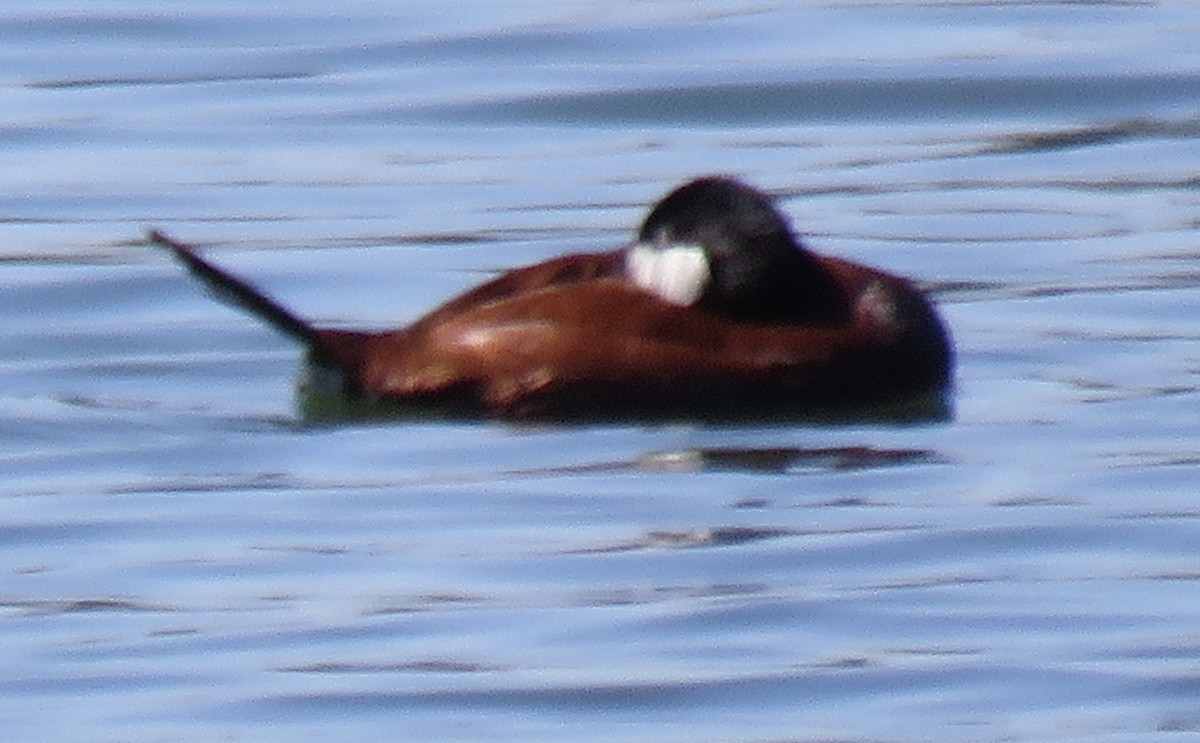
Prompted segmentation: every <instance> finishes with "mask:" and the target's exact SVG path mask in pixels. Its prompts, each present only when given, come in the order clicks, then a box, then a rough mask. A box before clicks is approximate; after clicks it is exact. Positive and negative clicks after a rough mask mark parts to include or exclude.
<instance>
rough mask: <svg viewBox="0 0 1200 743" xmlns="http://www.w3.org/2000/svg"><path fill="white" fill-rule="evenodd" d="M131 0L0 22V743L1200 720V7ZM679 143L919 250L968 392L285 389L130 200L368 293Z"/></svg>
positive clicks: (315, 293)
mask: <svg viewBox="0 0 1200 743" xmlns="http://www.w3.org/2000/svg"><path fill="white" fill-rule="evenodd" d="M160 6H161V4H157V5H153V6H151V5H149V4H144V3H137V2H134V3H132V4H130V3H126V4H124V5H122V7H120V8H118V7H116V6H111V5H105V4H92V6H91V7H86V8H85V7H82V6H79V5H78V4H73V3H65V2H51V3H49V4H46V3H42V4H39V5H38V6H37V7H32V6H31V7H29V8H18V9H10V10H6V11H4V12H2V13H0V38H2V39H3V40H4V42H5V43H4V44H3V45H0V60H2V61H3V62H4V65H3V69H4V70H5V75H4V77H3V79H2V80H0V85H3V86H4V90H5V93H6V99H5V100H6V105H5V107H4V110H3V112H0V142H2V143H3V144H4V145H5V147H4V150H3V155H2V156H0V157H3V160H4V166H5V167H4V168H0V180H2V181H3V182H4V184H5V187H4V188H0V233H2V234H3V238H4V239H3V240H0V287H2V289H0V348H2V349H4V352H3V353H0V390H2V391H0V467H2V469H3V472H4V473H5V476H4V477H2V478H0V496H2V497H3V502H4V514H5V515H4V518H3V520H2V521H0V556H2V557H0V559H2V563H0V564H2V565H3V567H4V569H3V570H2V571H0V647H3V649H4V652H3V653H0V679H2V680H0V720H3V724H4V730H5V733H6V735H7V736H8V737H10V738H12V739H14V740H15V739H33V738H35V737H36V738H37V739H54V740H217V739H222V740H224V739H230V738H247V739H254V740H268V741H269V740H287V741H289V742H291V741H297V740H309V739H317V738H322V739H327V738H330V737H335V738H338V739H342V738H349V737H361V738H363V739H368V740H370V739H378V738H380V737H388V738H395V737H401V738H411V739H420V740H463V741H466V740H470V741H480V740H499V739H504V740H514V739H519V740H527V741H539V740H554V741H558V740H561V739H562V738H563V736H564V731H566V733H567V734H568V737H570V738H571V739H572V740H585V741H586V740H618V739H619V740H628V739H630V738H636V739H647V740H651V739H652V740H664V739H671V740H680V741H728V740H748V741H780V740H896V741H900V740H929V739H931V738H946V737H949V738H952V739H955V740H996V739H1005V740H1067V739H1084V738H1086V739H1088V740H1117V739H1122V740H1124V739H1138V740H1142V739H1147V738H1151V737H1154V735H1155V734H1156V733H1160V732H1183V731H1187V732H1195V731H1196V730H1200V712H1198V711H1197V706H1196V693H1195V692H1196V684H1195V668H1196V664H1197V661H1198V660H1200V648H1198V646H1197V642H1196V641H1195V628H1196V626H1197V625H1198V623H1200V616H1198V613H1197V609H1196V602H1195V601H1193V600H1191V599H1190V596H1191V591H1192V589H1193V588H1194V583H1195V580H1196V567H1195V566H1196V564H1197V547H1196V545H1197V544H1200V534H1198V533H1197V526H1198V524H1200V521H1198V520H1197V518H1196V513H1197V507H1196V503H1195V501H1196V496H1195V490H1196V488H1195V483H1196V475H1197V465H1198V461H1197V457H1196V451H1198V450H1200V441H1198V440H1197V426H1196V414H1195V411H1196V410H1197V409H1198V408H1197V402H1198V400H1197V397H1198V393H1197V377H1198V374H1200V366H1198V363H1200V362H1198V361H1197V359H1198V358H1200V353H1198V352H1197V348H1198V347H1200V333H1198V332H1197V324H1196V321H1195V318H1196V317H1200V292H1198V291H1197V289H1198V288H1200V281H1198V278H1200V277H1198V276H1197V272H1196V269H1195V266H1196V258H1197V256H1198V255H1200V253H1198V251H1197V230H1198V226H1200V189H1197V187H1196V186H1197V179H1196V173H1197V172H1200V161H1198V153H1200V148H1197V147H1196V146H1195V145H1196V139H1197V136H1198V133H1200V129H1198V127H1197V121H1200V110H1198V109H1197V104H1196V103H1195V101H1197V100H1200V96H1198V95H1197V93H1200V82H1197V81H1198V80H1200V72H1198V70H1197V68H1196V57H1195V53H1194V52H1195V30H1196V28H1197V27H1200V16H1198V15H1197V12H1198V11H1197V7H1196V6H1195V5H1194V4H1192V3H1182V2H1161V3H1154V4H1146V3H1109V2H1096V3H1091V2H1082V3H1059V4H1054V3H1040V4H1039V3H990V4H982V5H981V4H976V3H923V2H896V3H883V4H878V3H859V4H837V3H833V4H831V3H815V2H814V3H809V2H799V3H794V4H789V5H786V6H779V7H777V8H771V7H767V6H762V5H744V6H743V5H737V6H733V5H730V4H729V3H723V2H722V3H686V4H673V3H650V4H646V3H642V4H625V5H624V6H620V7H611V8H609V7H606V8H600V7H597V6H595V5H594V4H589V3H582V2H566V3H559V4H555V5H541V6H535V5H532V4H515V3H500V2H497V3H479V4H473V5H472V6H471V8H470V10H469V12H462V13H447V12H445V7H444V4H434V3H419V2H418V3H407V4H405V5H404V6H403V8H401V7H400V6H396V7H394V8H388V7H383V8H380V7H371V8H367V7H365V6H363V7H354V6H350V7H345V8H339V9H338V11H337V12H336V13H331V12H330V10H329V8H326V7H317V6H309V5H306V4H304V3H301V4H299V5H295V4H293V5H290V6H287V7H286V8H282V7H281V8H275V9H265V8H255V7H249V8H240V9H239V10H237V11H236V12H234V11H230V10H229V9H228V8H221V7H216V6H213V5H211V4H203V3H202V4H199V5H190V6H188V7H187V8H183V7H178V8H163V7H160ZM707 172H726V173H732V174H736V175H741V176H744V177H745V178H747V179H748V180H749V181H751V182H753V183H755V184H758V185H761V186H763V187H765V188H767V189H769V190H770V191H771V192H772V193H775V194H777V195H778V196H779V197H780V198H781V200H782V205H783V208H784V209H785V211H786V212H787V213H788V214H789V215H791V216H792V218H793V220H794V222H795V225H796V227H797V229H798V231H799V232H801V233H802V234H803V235H804V239H806V240H807V241H808V242H809V243H810V244H811V245H812V247H813V248H814V249H816V250H819V251H822V252H830V253H834V254H839V255H846V256H847V257H850V258H853V259H856V260H861V261H863V262H866V263H871V264H875V265H879V266H882V267H884V268H887V269H890V270H893V271H895V272H897V273H901V274H905V275H910V276H913V277H914V278H915V279H916V280H918V281H919V282H920V283H921V285H922V286H924V287H926V288H928V289H929V290H930V291H931V293H932V294H933V296H934V297H935V298H936V299H937V301H938V302H939V304H940V306H941V308H942V309H943V311H944V312H945V314H946V317H947V320H948V323H949V325H950V326H951V327H952V329H953V331H954V335H955V339H956V342H957V344H958V353H959V360H960V363H959V375H958V380H957V382H958V386H957V390H956V396H955V400H954V410H953V411H952V412H953V416H950V415H949V412H950V411H945V410H943V411H942V412H941V413H934V412H931V411H930V409H929V408H925V410H924V412H923V413H921V412H914V411H909V412H908V413H902V414H898V413H897V411H894V410H892V411H880V412H877V413H875V414H870V415H853V416H841V417H836V418H831V417H813V416H808V417H800V418H797V417H795V416H791V417H788V416H775V417H753V418H751V419H748V420H734V421H730V420H726V421H707V422H697V421H674V420H656V421H642V422H639V423H633V422H628V421H626V422H603V421H595V420H590V421H581V422H577V423H575V424H573V425H552V424H547V423H537V422H522V423H497V422H489V421H480V420H477V419H465V418H450V417H447V416H446V415H445V414H444V411H433V414H430V415H426V416H415V415H411V414H410V415H404V416H397V415H396V414H395V412H396V411H392V410H387V411H381V410H379V409H378V408H373V409H372V408H369V407H368V408H367V409H353V406H352V405H351V406H347V401H346V400H344V399H336V398H335V399H332V400H305V399H303V398H301V400H300V401H299V404H297V401H296V400H294V399H293V394H294V393H293V389H294V386H293V381H292V378H293V376H294V375H295V372H296V368H297V366H298V364H299V358H300V351H299V350H298V349H297V348H295V347H294V346H292V345H290V344H289V343H288V342H287V341H285V340H283V339H280V338H278V337H276V336H274V335H272V334H271V333H270V332H269V331H267V330H264V329H263V328H260V327H258V326H257V325H256V324H254V323H252V322H250V321H248V320H247V319H245V318H244V317H242V316H241V315H240V314H238V313H237V312H234V311H231V310H230V309H229V308H227V307H224V306H221V305H219V304H216V303H214V302H212V301H211V299H210V298H209V297H207V296H205V295H204V294H203V293H202V291H200V290H199V289H198V288H197V287H195V286H193V285H192V284H191V283H189V282H188V280H187V279H186V277H184V276H182V275H181V274H180V272H179V270H178V268H177V267H176V266H174V265H170V264H168V263H167V261H166V259H165V258H164V257H163V256H162V255H160V254H158V253H156V252H154V251H151V250H150V249H149V248H147V247H145V246H144V244H143V239H142V237H141V236H142V235H143V234H144V230H145V228H146V227H148V226H157V227H162V228H163V229H168V230H171V231H173V232H175V233H177V234H181V235H187V236H188V238H189V239H195V240H196V241H197V242H200V243H203V244H205V245H206V247H208V248H210V249H211V250H212V251H213V253H214V254H216V255H219V258H220V260H221V262H222V265H228V266H229V267H230V268H231V269H232V270H235V271H236V272H238V273H239V274H240V275H246V276H253V277H255V281H260V282H261V283H262V285H263V287H264V288H265V289H267V290H268V291H270V292H271V293H272V295H274V296H278V297H280V298H281V300H283V301H285V302H286V303H287V305H288V306H290V307H295V308H297V309H298V310H299V311H301V312H302V313H303V314H304V315H305V316H306V317H311V318H314V320H316V321H319V322H321V323H322V324H323V325H333V326H337V327H395V326H398V325H401V324H403V323H405V322H407V321H409V320H411V319H412V318H414V317H416V316H418V315H420V314H422V313H423V312H424V311H426V310H427V309H428V308H429V307H432V306H435V305H436V304H437V303H439V302H440V301H442V300H444V299H445V298H446V297H448V296H451V295H453V294H454V293H455V292H457V291H460V290H462V289H463V288H464V287H467V286H470V285H474V284H477V283H478V282H479V281H480V280H481V279H482V278H483V277H485V276H487V275H490V273H491V272H492V271H494V270H497V269H502V268H506V267H510V266H514V265H520V264H525V263H530V262H533V261H536V260H539V259H542V258H545V257H548V256H550V255H555V254H559V253H562V252H568V251H582V250H592V249H598V248H611V247H614V246H616V245H619V244H621V242H622V241H624V240H625V239H627V235H628V232H629V229H630V225H632V224H634V223H635V222H636V221H637V219H638V218H639V217H640V215H641V213H642V211H643V209H644V208H645V204H646V203H647V202H648V201H650V200H651V199H653V198H654V197H656V196H657V195H659V194H660V193H662V192H663V191H664V190H665V188H667V187H669V186H670V185H672V184H674V183H677V182H679V181H680V180H682V179H683V178H686V177H689V176H693V175H696V174H698V173H707ZM348 407H349V409H347V408H348ZM406 412H410V411H406ZM49 710H70V714H50V713H48V711H49ZM381 733H382V736H381Z"/></svg>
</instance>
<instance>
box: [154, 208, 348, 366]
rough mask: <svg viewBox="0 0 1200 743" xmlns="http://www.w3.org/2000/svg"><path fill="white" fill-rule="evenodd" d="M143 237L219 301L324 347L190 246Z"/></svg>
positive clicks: (313, 333) (302, 325) (308, 328)
mask: <svg viewBox="0 0 1200 743" xmlns="http://www.w3.org/2000/svg"><path fill="white" fill-rule="evenodd" d="M146 236H147V237H148V238H149V239H150V241H151V242H154V243H158V244H159V245H162V246H163V247H166V248H170V250H171V252H172V253H174V254H175V257H176V258H178V259H179V260H181V261H182V262H183V264H184V265H185V266H187V268H188V270H189V271H191V272H192V274H193V275H194V276H196V277H197V278H198V279H200V280H201V281H202V282H204V284H205V286H207V287H208V288H209V289H211V290H212V291H213V292H214V293H215V294H217V295H218V296H219V297H222V298H224V299H228V300H229V301H231V302H233V303H234V304H235V305H237V306H239V307H241V308H243V309H245V310H247V311H249V312H250V314H252V315H254V316H255V317H258V318H260V319H262V320H264V321H265V322H266V323H267V324H268V325H270V326H271V327H273V328H275V329H276V330H278V331H279V332H281V333H283V334H284V335H287V336H290V337H291V338H295V339H296V340H298V341H300V342H301V343H303V344H305V345H306V346H308V347H309V348H310V349H313V350H317V349H320V348H322V346H323V345H324V343H323V339H322V333H321V332H320V331H318V330H317V329H316V328H314V327H313V326H312V325H311V324H309V323H308V322H306V321H304V320H302V319H300V318H299V317H297V316H296V315H295V314H293V313H292V312H291V311H290V310H288V309H287V308H286V307H284V306H283V305H281V304H279V303H278V302H276V301H275V300H273V299H271V298H270V297H268V296H267V295H266V294H264V293H263V292H262V290H260V289H259V288H258V287H256V286H254V285H253V284H251V283H249V282H247V281H244V280H242V279H239V278H238V277H236V276H234V275H233V274H230V273H229V272H227V271H225V270H224V269H221V268H218V267H217V266H215V265H214V264H212V263H210V262H209V261H207V260H205V259H204V258H203V257H201V256H200V254H199V253H197V252H196V249H195V248H194V247H193V246H191V245H188V244H187V243H182V242H179V241H178V240H175V239H174V238H172V237H170V236H169V235H167V234H165V233H163V232H161V231H159V230H150V231H149V232H148V233H147V235H146Z"/></svg>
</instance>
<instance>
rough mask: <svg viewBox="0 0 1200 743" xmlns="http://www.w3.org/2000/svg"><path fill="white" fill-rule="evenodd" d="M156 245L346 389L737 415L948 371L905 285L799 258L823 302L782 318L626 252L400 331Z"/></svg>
mask: <svg viewBox="0 0 1200 743" xmlns="http://www.w3.org/2000/svg"><path fill="white" fill-rule="evenodd" d="M697 183H703V181H698V182H697ZM716 183H717V185H718V186H720V187H727V183H730V182H726V181H716ZM733 183H734V185H735V186H737V187H739V188H745V187H741V186H740V184H736V183H735V182H733ZM750 193H751V195H754V194H755V193H756V192H752V191H751V192H750ZM664 203H666V202H664ZM651 220H653V215H652V217H651ZM651 220H648V223H647V224H648V225H649V224H650V221H651ZM643 233H645V234H643V235H642V239H644V240H645V239H649V238H648V237H647V235H648V234H649V232H648V227H645V228H643ZM655 234H657V233H655ZM697 234H699V235H700V237H699V238H692V239H696V240H700V239H702V238H705V236H706V235H707V234H708V233H704V232H702V231H701V232H698V233H697ZM153 236H154V238H155V239H156V240H157V241H159V242H162V243H164V244H167V245H169V246H170V247H172V249H174V250H175V252H176V253H177V254H178V255H179V256H180V257H181V258H182V259H183V260H184V261H186V262H187V263H188V265H189V267H191V268H192V270H193V271H195V272H196V273H198V274H199V275H201V277H202V278H204V279H205V280H206V281H207V282H209V283H210V284H213V285H214V286H216V287H217V288H218V289H220V290H222V291H223V292H225V293H227V294H230V295H232V296H233V297H234V299H235V300H237V301H238V302H239V303H241V304H243V305H245V306H247V307H248V308H249V309H251V311H253V312H255V314H258V315H260V316H263V317H265V318H266V319H267V320H268V321H269V322H271V323H272V324H273V325H275V326H276V327H280V328H281V329H283V330H284V331H285V332H288V333H289V334H291V335H293V336H296V337H299V338H300V339H301V340H302V341H304V342H305V343H306V344H307V345H308V347H309V349H310V357H311V361H312V363H314V364H316V365H318V366H322V367H325V368H331V369H335V370H337V371H338V372H339V373H340V375H341V380H342V384H343V389H344V391H345V393H346V394H348V395H350V396H356V397H357V396H365V397H368V398H372V399H375V398H378V399H387V400H394V401H399V402H401V403H414V404H432V405H439V406H445V407H446V408H447V409H450V410H457V411H465V412H472V413H480V414H490V415H498V416H509V417H556V418H580V417H592V416H599V417H610V418H611V417H626V416H635V417H644V416H656V417H657V416H663V415H667V416H683V417H706V416H712V415H717V416H744V415H754V414H757V413H771V412H785V411H793V412H796V411H807V410H811V409H812V408H813V407H820V408H826V407H832V406H846V405H851V406H856V405H869V404H875V403H881V402H888V401H893V400H902V399H904V398H906V397H912V396H917V395H921V394H922V393H928V392H938V391H940V390H943V389H944V388H945V387H947V386H948V384H949V381H950V376H951V368H952V357H951V350H950V344H949V340H948V337H947V334H946V332H945V330H944V328H943V326H942V324H941V322H940V320H939V319H938V317H937V315H936V313H935V311H934V309H933V307H932V306H931V305H930V304H929V302H928V301H927V300H926V299H925V298H924V297H923V296H922V294H921V293H920V292H919V291H918V290H917V289H916V288H915V287H914V286H913V285H912V284H911V283H909V282H908V281H906V280H904V279H902V278H899V277H896V276H892V275H890V274H886V273H884V272H881V271H878V270H876V269H873V268H869V267H866V266H862V265H859V264H856V263H852V262H849V261H845V260H841V259H838V258H831V257H825V256H817V255H815V254H811V253H808V252H807V251H804V252H803V255H805V256H809V258H811V265H807V266H806V267H805V268H804V270H805V271H806V272H807V273H809V274H811V276H806V277H805V278H804V279H803V282H799V281H798V282H796V283H797V284H799V285H800V286H801V289H802V290H803V291H800V292H798V295H804V296H808V297H815V298H816V299H810V301H809V306H805V307H803V308H802V310H797V312H796V313H794V314H789V315H784V316H774V315H770V314H767V313H766V311H765V310H764V311H763V312H762V313H760V315H756V316H751V317H748V318H743V317H739V316H737V313H736V309H737V306H736V305H735V306H734V311H727V310H726V309H725V308H724V306H722V305H720V304H718V303H717V302H715V301H713V302H709V301H708V300H702V301H699V302H697V303H695V304H692V305H680V304H676V303H672V302H669V301H665V300H664V299H662V298H660V296H658V295H657V294H655V293H653V292H652V291H648V290H647V289H644V288H642V287H641V286H639V285H637V284H636V283H634V281H632V280H631V279H630V278H629V277H628V276H627V273H628V271H627V268H626V263H625V261H626V255H627V251H626V250H624V249H623V250H616V251H612V252H606V253H588V254H578V255H569V256H563V257H560V258H555V259H552V260H549V261H546V262H543V263H539V264H537V265H533V266H528V267H525V268H519V269H515V270H512V271H509V272H507V273H505V274H503V275H501V276H499V277H497V278H495V279H493V280H491V281H488V282H485V283H484V284H482V285H480V286H478V287H476V288H475V289H472V290H470V291H468V292H466V293H465V294H463V295H461V296H459V297H456V298H454V299H451V300H449V301H448V302H446V303H445V304H443V305H442V306H440V307H438V308H437V309H435V310H433V311H432V312H430V313H429V314H428V315H426V316H424V317H422V318H421V319H419V320H417V321H416V322H414V323H413V324H412V325H410V326H408V327H406V328H402V329H399V330H394V331H385V332H379V333H365V332H358V331H343V330H322V329H316V328H312V327H311V326H310V325H308V324H307V323H305V322H304V321H302V320H299V319H297V318H295V316H293V315H291V314H290V313H289V312H288V311H287V310H285V309H283V308H282V307H280V306H279V305H277V304H276V303H274V301H273V300H270V299H269V298H267V297H265V296H264V295H262V294H261V293H260V292H258V290H257V289H255V288H254V287H252V286H251V285H249V284H247V283H245V282H243V281H241V280H240V279H237V278H235V277H232V276H230V275H228V274H227V273H225V272H223V271H222V270H221V269H219V268H216V267H215V266H213V265H212V264H210V263H208V262H207V261H205V260H204V259H203V258H201V257H200V256H198V255H196V253H195V251H193V250H192V249H191V248H189V247H188V246H186V245H182V244H180V243H176V242H174V241H172V240H170V238H167V237H166V236H164V235H162V234H161V233H155V234H154V235H153ZM753 239H757V238H753ZM788 239H789V240H790V239H791V238H790V234H789V236H788ZM718 247H720V246H718ZM789 249H790V248H789ZM795 249H796V250H798V251H802V250H803V249H802V248H800V247H799V246H797V247H796V248H795ZM714 255H719V254H717V253H715V251H714ZM806 260H809V259H808V258H806ZM714 275H715V274H714ZM713 281H714V282H715V281H716V279H715V278H714V279H713ZM780 285H781V286H783V285H785V284H780ZM810 285H811V286H812V287H813V288H812V291H807V290H806V289H807V287H808V286H810ZM786 286H787V287H788V288H787V291H788V292H789V293H788V294H787V295H785V300H786V297H789V296H791V292H792V291H793V289H792V287H791V285H786ZM751 288H753V287H751ZM726 301H727V304H728V302H729V301H732V300H726ZM799 303H800V300H797V304H799ZM710 305H711V306H710ZM763 306H764V307H769V306H770V305H769V304H768V303H765V302H764V303H763ZM785 306H788V305H786V304H785Z"/></svg>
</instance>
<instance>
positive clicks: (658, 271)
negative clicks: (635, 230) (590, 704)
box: [625, 243, 712, 307]
mask: <svg viewBox="0 0 1200 743" xmlns="http://www.w3.org/2000/svg"><path fill="white" fill-rule="evenodd" d="M625 273H626V274H627V275H628V276H629V278H630V279H631V280H632V281H633V283H634V284H637V285H638V286H640V287H641V288H643V289H645V290H646V291H648V292H650V293H651V294H654V295H655V296H658V297H659V298H661V299H663V300H665V301H667V302H670V303H671V304H677V305H681V306H684V307H687V306H689V305H692V304H695V303H696V301H697V300H699V299H700V296H701V295H702V294H704V290H705V288H707V287H708V282H709V281H711V280H712V273H711V271H710V270H709V266H708V256H707V255H705V253H704V249H703V248H701V247H700V246H699V245H671V246H669V247H665V248H655V247H652V246H650V245H645V244H642V243H638V244H637V245H634V246H633V247H632V248H630V249H629V250H628V251H627V252H626V253H625Z"/></svg>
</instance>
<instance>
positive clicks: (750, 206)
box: [625, 176, 841, 322]
mask: <svg viewBox="0 0 1200 743" xmlns="http://www.w3.org/2000/svg"><path fill="white" fill-rule="evenodd" d="M625 272H626V275H627V276H628V277H629V279H630V280H631V281H633V282H634V283H635V284H637V285H638V286H640V287H642V288H643V289H646V290H648V291H650V292H652V293H654V294H656V295H658V296H659V297H661V298H662V299H665V300H666V301H668V302H671V303H673V304H678V305H683V306H699V307H703V308H704V309H707V310H710V311H712V312H715V313H718V314H721V315H725V316H727V317H731V318H734V319H738V320H747V321H753V322H791V321H796V320H799V319H804V318H820V317H823V316H827V315H832V314H835V313H836V312H839V311H840V310H841V308H840V307H839V308H834V307H830V306H829V305H830V303H831V302H834V303H835V302H836V301H837V300H836V297H835V294H836V291H835V288H834V287H833V285H832V280H831V279H830V278H829V277H828V275H827V274H826V272H825V270H824V268H823V267H822V266H821V263H820V261H819V260H818V259H817V258H816V256H814V255H813V254H811V253H809V252H808V251H807V250H805V249H804V248H803V247H802V246H801V245H800V244H799V243H798V242H797V241H796V239H795V238H794V237H793V236H792V232H791V229H790V228H789V227H788V223H787V220H786V219H785V218H784V217H783V215H782V214H780V213H779V212H778V211H777V210H776V209H775V205H774V204H773V203H772V202H771V198H770V197H769V196H767V195H766V194H765V193H763V192H762V191H759V190H757V189H754V188H751V187H750V186H747V185H745V184H744V183H741V182H740V181H737V180H734V179H732V178H726V177H719V176H712V177H706V178H699V179H697V180H694V181H691V182H689V183H686V184H684V185H683V186H680V187H679V188H677V189H675V190H674V191H672V192H671V193H669V194H667V195H666V196H665V197H664V198H663V199H662V200H661V201H659V202H658V204H656V205H655V206H654V208H653V209H651V210H650V214H649V215H648V216H647V217H646V220H645V222H643V223H642V227H641V229H640V230H639V231H638V236H637V240H636V242H635V243H634V244H633V245H632V246H631V247H630V248H629V249H628V252H627V253H626V257H625Z"/></svg>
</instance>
